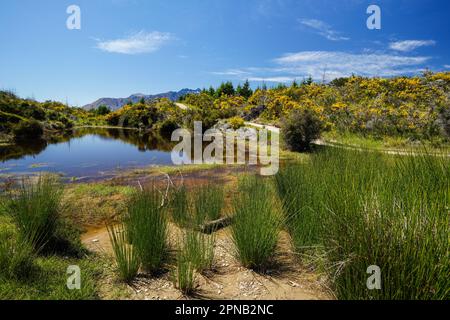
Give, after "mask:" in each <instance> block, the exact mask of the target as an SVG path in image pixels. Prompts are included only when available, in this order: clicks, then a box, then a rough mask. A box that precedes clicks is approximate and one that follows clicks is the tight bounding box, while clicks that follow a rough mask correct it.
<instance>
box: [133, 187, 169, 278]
mask: <svg viewBox="0 0 450 320" xmlns="http://www.w3.org/2000/svg"><path fill="white" fill-rule="evenodd" d="M125 229H126V232H127V234H128V236H129V239H130V241H131V243H132V244H133V247H134V249H135V250H136V253H137V255H138V256H139V260H140V262H141V265H142V267H143V269H144V270H145V271H146V272H149V273H154V272H156V271H158V269H160V268H161V266H162V265H163V263H164V260H165V258H166V257H167V253H168V248H167V238H168V221H167V210H166V208H165V207H163V206H162V198H161V194H160V193H159V191H158V190H157V189H156V188H155V187H151V188H149V189H146V190H144V191H142V192H141V191H139V192H136V193H135V194H134V195H133V196H132V197H131V199H130V201H129V202H128V205H127V216H126V218H125Z"/></svg>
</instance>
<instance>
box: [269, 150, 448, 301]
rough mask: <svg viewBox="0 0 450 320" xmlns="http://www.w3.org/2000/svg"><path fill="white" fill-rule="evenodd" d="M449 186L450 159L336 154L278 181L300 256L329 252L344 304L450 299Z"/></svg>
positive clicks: (321, 155)
mask: <svg viewBox="0 0 450 320" xmlns="http://www.w3.org/2000/svg"><path fill="white" fill-rule="evenodd" d="M449 181H450V161H449V159H448V158H441V157H431V156H411V157H408V156H406V157H405V156H401V157H400V156H396V157H394V156H387V155H382V154H379V153H364V152H355V151H345V150H336V149H334V150H333V149H329V150H327V151H325V152H321V153H318V154H316V155H313V156H312V157H311V160H310V161H308V162H306V163H303V164H301V165H292V166H289V167H288V168H285V169H283V170H282V171H281V173H280V174H279V175H278V176H277V178H276V182H277V186H278V192H279V194H280V197H281V199H282V200H283V205H284V209H285V213H286V215H287V217H288V224H287V226H288V229H289V231H290V233H291V235H292V239H293V242H294V244H295V247H296V249H297V251H298V253H299V254H300V255H303V256H311V255H314V254H317V253H321V254H323V253H325V256H326V260H327V264H328V265H327V267H328V268H327V273H328V275H329V277H330V281H331V284H332V286H333V288H334V291H335V294H336V295H337V297H338V298H341V299H446V298H448V296H449V293H450V292H449V288H450V282H449V278H448V274H449V272H450V262H449V259H448V248H449V240H448V226H449V216H448V203H449ZM311 251H312V252H313V253H311ZM372 265H376V266H379V267H380V268H381V282H382V283H381V290H368V289H367V287H366V279H367V278H368V277H369V275H368V274H367V273H366V271H367V269H368V267H369V266H372Z"/></svg>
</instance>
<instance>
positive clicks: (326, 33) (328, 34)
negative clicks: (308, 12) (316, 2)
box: [298, 19, 350, 41]
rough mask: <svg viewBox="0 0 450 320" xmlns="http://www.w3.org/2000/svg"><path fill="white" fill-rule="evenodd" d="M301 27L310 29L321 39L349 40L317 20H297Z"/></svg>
mask: <svg viewBox="0 0 450 320" xmlns="http://www.w3.org/2000/svg"><path fill="white" fill-rule="evenodd" d="M298 21H299V22H300V23H301V24H302V25H304V26H306V27H308V28H311V29H313V30H315V31H316V33H317V34H319V35H321V36H322V37H325V38H327V39H328V40H331V41H344V40H350V38H347V37H343V36H341V35H340V32H337V31H335V30H333V28H332V27H331V26H330V25H329V24H327V23H325V22H323V21H321V20H317V19H299V20H298Z"/></svg>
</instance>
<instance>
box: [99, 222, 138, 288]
mask: <svg viewBox="0 0 450 320" xmlns="http://www.w3.org/2000/svg"><path fill="white" fill-rule="evenodd" d="M107 228H108V233H109V238H110V240H111V244H112V248H113V251H114V256H115V259H116V265H117V272H118V274H119V278H120V280H122V281H124V282H131V281H132V280H133V279H134V278H135V277H136V276H137V274H138V272H139V267H140V262H139V258H138V255H137V253H136V250H134V248H133V246H132V245H130V244H129V243H128V241H127V240H128V237H127V235H126V232H125V228H124V226H123V225H120V226H111V225H108V226H107Z"/></svg>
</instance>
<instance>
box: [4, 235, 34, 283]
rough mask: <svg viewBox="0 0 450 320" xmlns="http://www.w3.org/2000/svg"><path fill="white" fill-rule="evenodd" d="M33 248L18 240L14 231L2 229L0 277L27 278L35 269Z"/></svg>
mask: <svg viewBox="0 0 450 320" xmlns="http://www.w3.org/2000/svg"><path fill="white" fill-rule="evenodd" d="M34 258H35V255H34V253H33V248H32V247H31V246H30V245H29V244H28V243H27V242H23V241H18V240H17V239H16V238H15V235H14V233H13V232H9V231H7V230H0V270H1V272H0V278H4V279H5V278H6V279H16V280H21V279H26V278H28V277H29V276H30V275H31V273H32V271H33V269H34Z"/></svg>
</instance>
